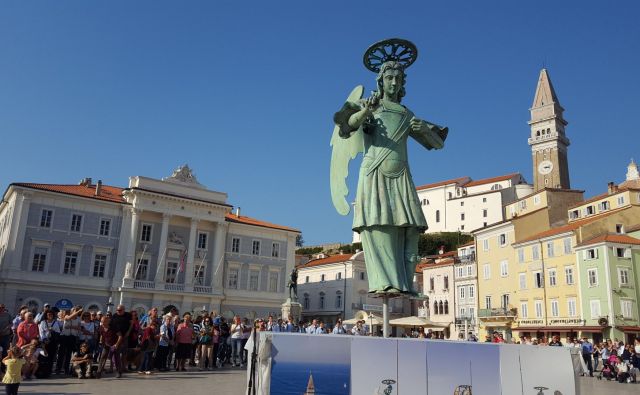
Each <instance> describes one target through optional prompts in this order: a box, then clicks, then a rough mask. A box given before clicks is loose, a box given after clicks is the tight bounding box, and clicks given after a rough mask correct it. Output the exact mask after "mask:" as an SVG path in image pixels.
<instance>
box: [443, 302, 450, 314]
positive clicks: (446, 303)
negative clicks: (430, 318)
mask: <svg viewBox="0 0 640 395" xmlns="http://www.w3.org/2000/svg"><path fill="white" fill-rule="evenodd" d="M444 313H445V314H449V301H448V300H445V301H444Z"/></svg>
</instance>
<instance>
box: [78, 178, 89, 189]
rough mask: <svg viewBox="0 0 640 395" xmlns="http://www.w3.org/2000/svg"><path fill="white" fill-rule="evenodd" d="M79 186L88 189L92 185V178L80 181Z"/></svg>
mask: <svg viewBox="0 0 640 395" xmlns="http://www.w3.org/2000/svg"><path fill="white" fill-rule="evenodd" d="M79 185H82V186H85V187H88V186H89V185H91V177H85V178H83V179H82V180H80V182H79Z"/></svg>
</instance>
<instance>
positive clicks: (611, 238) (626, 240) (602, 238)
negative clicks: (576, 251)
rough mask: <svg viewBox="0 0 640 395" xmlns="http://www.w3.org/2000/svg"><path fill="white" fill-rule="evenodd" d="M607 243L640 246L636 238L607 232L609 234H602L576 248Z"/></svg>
mask: <svg viewBox="0 0 640 395" xmlns="http://www.w3.org/2000/svg"><path fill="white" fill-rule="evenodd" d="M605 242H608V243H618V244H636V245H640V239H636V238H635V237H631V236H629V235H626V234H619V233H610V232H607V233H603V234H600V235H598V236H596V237H592V238H591V239H589V240H587V241H584V242H582V243H580V244H578V245H577V246H576V247H583V246H587V245H592V244H598V243H605Z"/></svg>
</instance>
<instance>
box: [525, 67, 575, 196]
mask: <svg viewBox="0 0 640 395" xmlns="http://www.w3.org/2000/svg"><path fill="white" fill-rule="evenodd" d="M529 111H530V112H531V120H530V121H529V126H530V127H531V137H529V145H530V146H531V154H532V159H533V187H534V190H535V191H539V190H541V189H544V188H561V189H570V188H571V187H570V183H569V163H568V161H567V147H568V146H569V139H568V138H567V136H566V135H565V127H566V126H567V121H565V120H564V118H563V116H562V113H563V112H564V108H562V106H561V105H560V102H559V101H558V97H557V96H556V92H555V90H554V89H553V85H551V80H550V79H549V73H548V72H547V69H542V70H541V71H540V78H539V79H538V86H537V88H536V94H535V97H534V99H533V105H532V106H531V109H530V110H529Z"/></svg>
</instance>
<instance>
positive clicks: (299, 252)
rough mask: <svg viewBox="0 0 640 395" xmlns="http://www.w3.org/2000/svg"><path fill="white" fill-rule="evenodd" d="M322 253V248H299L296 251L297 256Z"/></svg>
mask: <svg viewBox="0 0 640 395" xmlns="http://www.w3.org/2000/svg"><path fill="white" fill-rule="evenodd" d="M319 252H322V247H307V248H298V249H297V250H296V254H297V255H313V254H317V253H319Z"/></svg>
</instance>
